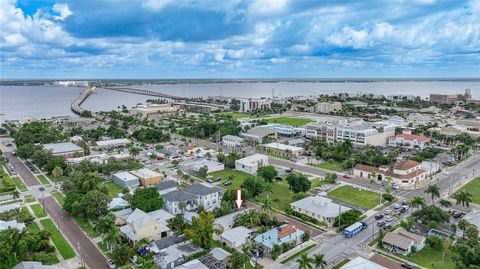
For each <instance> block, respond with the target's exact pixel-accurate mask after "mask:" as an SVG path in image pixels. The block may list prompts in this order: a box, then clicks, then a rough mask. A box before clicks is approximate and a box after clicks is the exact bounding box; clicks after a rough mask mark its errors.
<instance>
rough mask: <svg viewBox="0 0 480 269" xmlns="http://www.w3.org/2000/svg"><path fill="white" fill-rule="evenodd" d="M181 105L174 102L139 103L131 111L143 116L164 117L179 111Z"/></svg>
mask: <svg viewBox="0 0 480 269" xmlns="http://www.w3.org/2000/svg"><path fill="white" fill-rule="evenodd" d="M179 110H180V106H178V105H172V104H146V105H143V104H139V105H137V106H136V107H134V108H132V109H131V110H130V111H131V113H132V114H133V115H136V116H141V117H150V118H155V117H163V116H168V115H172V114H176V113H178V111H179Z"/></svg>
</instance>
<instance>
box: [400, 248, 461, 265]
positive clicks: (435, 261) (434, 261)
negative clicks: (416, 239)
mask: <svg viewBox="0 0 480 269" xmlns="http://www.w3.org/2000/svg"><path fill="white" fill-rule="evenodd" d="M442 255H443V251H441V250H436V249H433V248H431V247H428V246H426V247H424V248H423V249H422V250H420V251H419V252H417V253H413V254H410V255H408V256H399V257H402V258H404V259H407V260H410V261H412V262H414V263H417V264H419V265H422V266H424V267H426V268H445V269H454V268H455V263H454V262H453V260H452V257H451V255H448V254H445V267H443V262H442Z"/></svg>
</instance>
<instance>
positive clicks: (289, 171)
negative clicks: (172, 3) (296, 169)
mask: <svg viewBox="0 0 480 269" xmlns="http://www.w3.org/2000/svg"><path fill="white" fill-rule="evenodd" d="M292 171H293V168H287V169H285V172H287V173H291V172H292Z"/></svg>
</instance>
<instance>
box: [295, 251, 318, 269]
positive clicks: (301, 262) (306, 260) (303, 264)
mask: <svg viewBox="0 0 480 269" xmlns="http://www.w3.org/2000/svg"><path fill="white" fill-rule="evenodd" d="M297 262H298V269H313V265H312V263H313V262H314V260H313V259H312V258H310V257H308V256H307V253H302V254H301V255H300V258H298V259H297Z"/></svg>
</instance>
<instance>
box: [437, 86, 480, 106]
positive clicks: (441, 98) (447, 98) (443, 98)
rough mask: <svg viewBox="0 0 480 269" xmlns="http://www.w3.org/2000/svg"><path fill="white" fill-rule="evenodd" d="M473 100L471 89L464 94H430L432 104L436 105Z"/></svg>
mask: <svg viewBox="0 0 480 269" xmlns="http://www.w3.org/2000/svg"><path fill="white" fill-rule="evenodd" d="M470 99H472V93H471V90H470V89H465V93H464V94H433V93H432V94H430V99H429V100H430V102H432V103H436V104H453V103H456V102H458V101H467V100H470Z"/></svg>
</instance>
